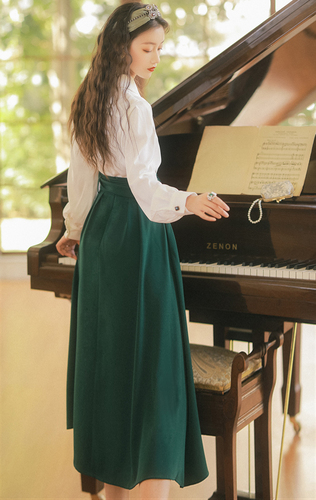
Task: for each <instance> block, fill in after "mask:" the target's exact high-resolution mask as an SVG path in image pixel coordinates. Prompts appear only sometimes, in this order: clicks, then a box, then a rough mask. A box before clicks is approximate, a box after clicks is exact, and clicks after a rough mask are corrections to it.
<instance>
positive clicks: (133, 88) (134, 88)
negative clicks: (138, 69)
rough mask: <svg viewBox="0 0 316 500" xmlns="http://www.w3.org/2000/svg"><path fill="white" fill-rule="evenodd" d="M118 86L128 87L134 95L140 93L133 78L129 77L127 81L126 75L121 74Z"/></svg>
mask: <svg viewBox="0 0 316 500" xmlns="http://www.w3.org/2000/svg"><path fill="white" fill-rule="evenodd" d="M120 86H121V88H128V90H130V91H131V92H133V93H134V94H136V95H140V94H139V92H138V88H137V85H136V83H135V80H134V79H133V78H131V79H130V82H129V78H128V76H127V75H122V76H121V81H120Z"/></svg>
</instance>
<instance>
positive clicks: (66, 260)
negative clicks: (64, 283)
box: [58, 257, 77, 266]
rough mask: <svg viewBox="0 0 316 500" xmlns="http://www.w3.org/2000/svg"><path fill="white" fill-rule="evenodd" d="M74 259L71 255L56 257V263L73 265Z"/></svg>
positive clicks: (74, 263)
mask: <svg viewBox="0 0 316 500" xmlns="http://www.w3.org/2000/svg"><path fill="white" fill-rule="evenodd" d="M76 262H77V261H76V259H73V258H72V257H58V264H63V265H64V266H75V265H76Z"/></svg>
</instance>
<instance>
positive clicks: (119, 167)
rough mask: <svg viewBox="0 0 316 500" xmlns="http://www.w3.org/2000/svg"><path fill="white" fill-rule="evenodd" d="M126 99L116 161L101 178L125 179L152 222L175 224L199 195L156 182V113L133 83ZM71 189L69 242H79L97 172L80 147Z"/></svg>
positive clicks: (121, 106)
mask: <svg viewBox="0 0 316 500" xmlns="http://www.w3.org/2000/svg"><path fill="white" fill-rule="evenodd" d="M121 86H123V87H126V86H127V77H122V79H121ZM126 97H127V99H128V102H129V107H128V112H127V113H128V120H127V117H126V107H127V105H126V101H125V99H124V98H123V96H121V97H120V98H119V101H118V108H119V112H120V113H118V114H117V117H116V119H117V123H116V124H115V132H116V140H114V141H113V143H112V146H111V148H112V151H113V157H114V159H115V161H114V162H113V163H114V165H112V164H106V165H105V168H104V172H103V173H105V175H108V176H114V177H125V178H127V181H128V184H129V187H130V189H131V191H132V193H133V195H134V197H135V199H136V201H137V203H138V204H139V206H140V207H141V209H142V210H143V212H144V213H145V214H146V216H147V217H148V218H149V219H150V220H151V221H153V222H162V223H168V222H174V221H176V220H178V219H180V218H181V217H182V216H183V215H188V214H190V213H191V212H189V211H188V210H187V209H186V207H185V203H186V200H187V198H188V196H190V195H191V194H196V193H192V192H187V191H179V190H178V189H176V188H174V187H171V186H167V185H166V184H162V183H161V182H159V181H158V179H157V176H156V173H157V170H158V168H159V166H160V163H161V155H160V147H159V143H158V138H157V135H156V130H155V125H154V120H153V115H152V108H151V106H150V104H149V103H148V102H147V101H146V100H145V99H143V98H142V97H141V96H140V94H139V92H138V89H137V86H136V84H135V82H134V80H131V83H130V85H129V87H128V88H127V91H126ZM119 114H120V115H121V120H120V118H119ZM100 171H102V169H101V167H100ZM67 186H68V199H69V202H68V204H67V205H66V206H65V208H64V211H63V215H64V218H65V224H66V232H65V236H66V237H68V238H71V239H74V240H79V239H80V234H81V230H82V227H83V224H84V221H85V218H86V216H87V215H88V212H89V210H90V208H91V205H92V203H93V201H94V199H95V197H96V195H97V187H98V172H97V171H95V170H94V169H93V168H92V167H91V166H90V165H88V164H87V162H86V161H85V159H84V158H83V157H82V155H81V153H80V151H79V147H78V145H77V143H76V142H75V143H74V144H73V145H72V148H71V160H70V167H69V171H68V180H67Z"/></svg>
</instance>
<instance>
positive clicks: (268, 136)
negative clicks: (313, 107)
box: [243, 127, 316, 196]
mask: <svg viewBox="0 0 316 500" xmlns="http://www.w3.org/2000/svg"><path fill="white" fill-rule="evenodd" d="M313 129H314V130H313ZM315 129H316V128H315V127H262V128H261V129H260V132H259V137H258V141H257V152H256V156H255V159H254V164H253V165H252V166H250V168H249V170H248V173H247V177H246V180H245V184H244V186H245V187H244V189H243V193H244V194H254V195H257V194H259V193H260V190H261V186H262V185H263V184H269V183H273V182H278V181H283V180H288V181H291V183H292V184H293V187H294V195H295V196H299V195H300V193H301V191H302V188H303V184H304V180H305V176H306V171H307V167H308V162H309V158H310V154H311V149H312V146H313V141H314V136H315V133H316V130H315Z"/></svg>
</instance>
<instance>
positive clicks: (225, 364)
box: [190, 333, 283, 500]
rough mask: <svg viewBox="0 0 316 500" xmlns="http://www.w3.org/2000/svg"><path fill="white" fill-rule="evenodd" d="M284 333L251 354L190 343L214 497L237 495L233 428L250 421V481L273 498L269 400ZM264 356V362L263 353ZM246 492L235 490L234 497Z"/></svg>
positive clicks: (265, 499) (228, 499)
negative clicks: (211, 440)
mask: <svg viewBox="0 0 316 500" xmlns="http://www.w3.org/2000/svg"><path fill="white" fill-rule="evenodd" d="M282 344H283V334H282V333H279V334H271V336H270V338H269V340H268V342H262V343H261V344H260V345H257V346H256V347H255V349H254V350H253V351H252V352H251V353H250V354H248V355H247V354H245V353H244V352H240V353H236V352H233V351H229V350H228V349H225V348H222V347H211V346H203V345H196V344H191V345H190V348H191V359H192V368H193V376H194V384H195V391H196V398H197V406H198V412H199V419H200V425H201V432H202V434H205V435H209V436H215V437H216V473H217V490H216V492H214V494H213V496H212V497H211V498H212V499H213V500H215V499H218V500H219V499H221V500H237V477H236V434H237V432H238V431H240V430H241V429H243V428H244V427H245V426H246V425H248V424H249V423H250V422H252V421H254V432H255V439H254V442H255V483H256V496H255V497H252V498H256V499H258V500H259V499H260V500H272V499H273V493H272V489H273V488H272V458H271V400H272V393H273V389H274V385H275V375H276V371H275V367H276V349H277V348H278V347H279V346H281V345H282ZM265 356H266V358H265V359H266V362H265V363H264V362H263V358H264V357H265ZM242 498H249V497H247V496H245V495H243V494H240V493H238V500H240V499H242Z"/></svg>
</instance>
